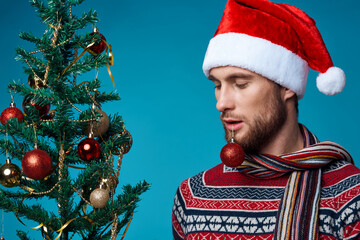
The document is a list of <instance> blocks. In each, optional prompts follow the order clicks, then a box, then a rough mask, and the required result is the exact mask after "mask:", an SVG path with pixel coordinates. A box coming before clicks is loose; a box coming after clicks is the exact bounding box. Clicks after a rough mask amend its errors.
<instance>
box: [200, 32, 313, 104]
mask: <svg viewBox="0 0 360 240" xmlns="http://www.w3.org/2000/svg"><path fill="white" fill-rule="evenodd" d="M220 66H236V67H241V68H245V69H247V70H249V71H252V72H255V73H257V74H260V75H262V76H264V77H266V78H268V79H270V80H272V81H274V82H276V83H278V84H280V85H281V86H284V87H286V88H288V89H290V90H292V91H294V92H295V93H296V95H297V96H298V98H299V99H301V98H302V97H303V96H304V93H305V88H306V80H307V76H308V73H309V66H308V63H307V62H306V61H305V60H303V59H302V58H301V57H299V56H298V55H296V54H295V53H293V52H291V51H289V50H288V49H286V48H284V47H282V46H280V45H277V44H274V43H272V42H270V41H268V40H265V39H263V38H258V37H253V36H249V35H247V34H242V33H224V34H219V35H216V36H215V37H214V38H212V39H211V40H210V43H209V46H208V48H207V51H206V54H205V59H204V63H203V71H204V73H205V75H206V76H207V77H208V76H209V72H210V70H211V69H212V68H215V67H220Z"/></svg>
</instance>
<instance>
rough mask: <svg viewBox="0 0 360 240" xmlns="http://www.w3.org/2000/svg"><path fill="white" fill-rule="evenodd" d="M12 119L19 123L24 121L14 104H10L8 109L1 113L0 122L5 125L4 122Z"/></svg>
mask: <svg viewBox="0 0 360 240" xmlns="http://www.w3.org/2000/svg"><path fill="white" fill-rule="evenodd" d="M13 117H14V118H16V119H17V120H18V121H19V122H23V121H24V114H23V113H22V112H21V110H20V109H18V108H17V107H16V105H15V103H14V102H11V103H10V107H8V108H5V109H4V111H2V113H1V116H0V121H1V123H2V124H3V125H5V124H6V122H7V121H8V120H9V119H10V118H13Z"/></svg>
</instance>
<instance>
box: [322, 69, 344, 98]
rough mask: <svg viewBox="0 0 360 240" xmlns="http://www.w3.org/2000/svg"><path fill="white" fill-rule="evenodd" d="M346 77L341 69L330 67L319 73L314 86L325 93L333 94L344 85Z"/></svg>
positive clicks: (338, 91) (339, 90)
mask: <svg viewBox="0 0 360 240" xmlns="http://www.w3.org/2000/svg"><path fill="white" fill-rule="evenodd" d="M345 83H346V77H345V73H344V71H343V70H342V69H340V68H338V67H331V68H329V69H328V70H327V71H326V72H325V73H320V74H319V76H318V77H317V79H316V86H317V88H318V89H319V91H320V92H322V93H324V94H326V95H335V94H338V93H340V92H342V90H343V89H344V87H345Z"/></svg>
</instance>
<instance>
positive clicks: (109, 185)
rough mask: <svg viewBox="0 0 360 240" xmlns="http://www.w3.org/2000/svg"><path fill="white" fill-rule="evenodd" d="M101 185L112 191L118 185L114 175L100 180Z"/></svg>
mask: <svg viewBox="0 0 360 240" xmlns="http://www.w3.org/2000/svg"><path fill="white" fill-rule="evenodd" d="M101 181H102V183H104V184H106V186H107V188H109V189H110V190H111V191H113V190H114V189H115V188H116V186H117V185H118V183H119V179H117V177H115V176H114V175H109V176H108V177H107V178H104V179H102V180H101Z"/></svg>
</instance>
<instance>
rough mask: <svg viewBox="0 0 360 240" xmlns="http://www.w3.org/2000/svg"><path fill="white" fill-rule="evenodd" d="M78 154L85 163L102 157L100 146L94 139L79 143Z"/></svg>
mask: <svg viewBox="0 0 360 240" xmlns="http://www.w3.org/2000/svg"><path fill="white" fill-rule="evenodd" d="M77 152H78V155H79V157H80V158H81V159H82V160H84V161H87V162H90V161H91V160H96V159H98V158H99V157H100V153H101V148H100V144H99V143H98V141H96V140H95V139H93V138H85V139H83V140H82V141H81V142H80V143H79V145H78V148H77Z"/></svg>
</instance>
